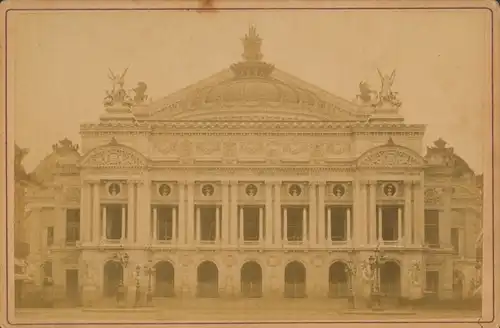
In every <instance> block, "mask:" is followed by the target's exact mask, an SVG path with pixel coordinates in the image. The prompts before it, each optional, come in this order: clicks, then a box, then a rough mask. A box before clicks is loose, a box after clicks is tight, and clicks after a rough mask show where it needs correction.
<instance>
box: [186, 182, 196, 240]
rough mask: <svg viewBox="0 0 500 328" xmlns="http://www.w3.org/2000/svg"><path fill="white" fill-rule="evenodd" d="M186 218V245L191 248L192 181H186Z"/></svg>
mask: <svg viewBox="0 0 500 328" xmlns="http://www.w3.org/2000/svg"><path fill="white" fill-rule="evenodd" d="M186 211H187V217H186V226H187V229H186V232H187V238H186V239H187V243H188V245H190V246H192V245H193V243H194V231H195V224H194V220H195V218H194V181H187V209H186Z"/></svg>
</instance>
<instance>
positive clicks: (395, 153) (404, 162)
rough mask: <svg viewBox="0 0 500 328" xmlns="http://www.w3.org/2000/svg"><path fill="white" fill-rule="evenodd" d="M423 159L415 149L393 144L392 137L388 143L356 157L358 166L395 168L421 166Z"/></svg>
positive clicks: (423, 162) (423, 163)
mask: <svg viewBox="0 0 500 328" xmlns="http://www.w3.org/2000/svg"><path fill="white" fill-rule="evenodd" d="M423 165H425V160H424V159H423V158H422V156H420V155H419V154H418V153H416V152H415V151H413V150H411V149H409V148H406V147H403V146H398V145H395V144H394V143H393V142H392V139H390V140H389V142H388V144H386V145H383V146H379V147H375V148H372V149H370V150H368V151H366V152H365V153H364V154H363V155H361V156H360V157H359V159H358V163H357V166H358V167H366V168H395V167H422V166H423Z"/></svg>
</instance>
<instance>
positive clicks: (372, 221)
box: [367, 181, 382, 244]
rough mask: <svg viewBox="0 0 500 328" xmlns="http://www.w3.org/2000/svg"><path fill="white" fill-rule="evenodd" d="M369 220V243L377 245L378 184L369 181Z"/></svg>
mask: <svg viewBox="0 0 500 328" xmlns="http://www.w3.org/2000/svg"><path fill="white" fill-rule="evenodd" d="M368 191H369V193H368V197H369V202H368V213H367V216H368V220H369V228H368V229H369V243H370V244H374V243H377V240H378V239H377V236H376V231H377V230H376V229H377V216H376V214H377V182H376V181H368ZM379 238H380V239H381V238H382V231H379Z"/></svg>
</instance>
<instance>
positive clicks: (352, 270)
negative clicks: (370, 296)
mask: <svg viewBox="0 0 500 328" xmlns="http://www.w3.org/2000/svg"><path fill="white" fill-rule="evenodd" d="M345 272H346V273H347V279H348V280H347V284H348V288H349V295H348V296H347V301H348V303H349V308H351V309H354V308H355V307H356V303H355V300H354V285H353V282H354V277H355V276H356V266H355V265H354V263H353V262H352V261H347V263H346V266H345Z"/></svg>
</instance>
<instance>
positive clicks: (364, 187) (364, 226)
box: [354, 181, 371, 246]
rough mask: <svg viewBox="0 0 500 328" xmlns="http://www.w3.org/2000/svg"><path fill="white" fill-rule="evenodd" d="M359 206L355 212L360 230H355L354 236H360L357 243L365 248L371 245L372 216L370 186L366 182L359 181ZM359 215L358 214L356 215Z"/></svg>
mask: <svg viewBox="0 0 500 328" xmlns="http://www.w3.org/2000/svg"><path fill="white" fill-rule="evenodd" d="M358 186H359V205H358V206H357V207H356V209H355V210H354V215H355V216H356V224H358V222H359V229H355V230H354V231H355V232H354V234H355V235H356V234H358V239H357V243H358V245H359V246H365V245H368V244H369V243H370V238H371V237H370V236H371V234H370V231H371V230H370V216H369V215H368V214H369V211H368V208H369V205H370V202H369V199H368V184H367V182H366V181H359V182H358ZM356 213H358V214H356Z"/></svg>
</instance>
